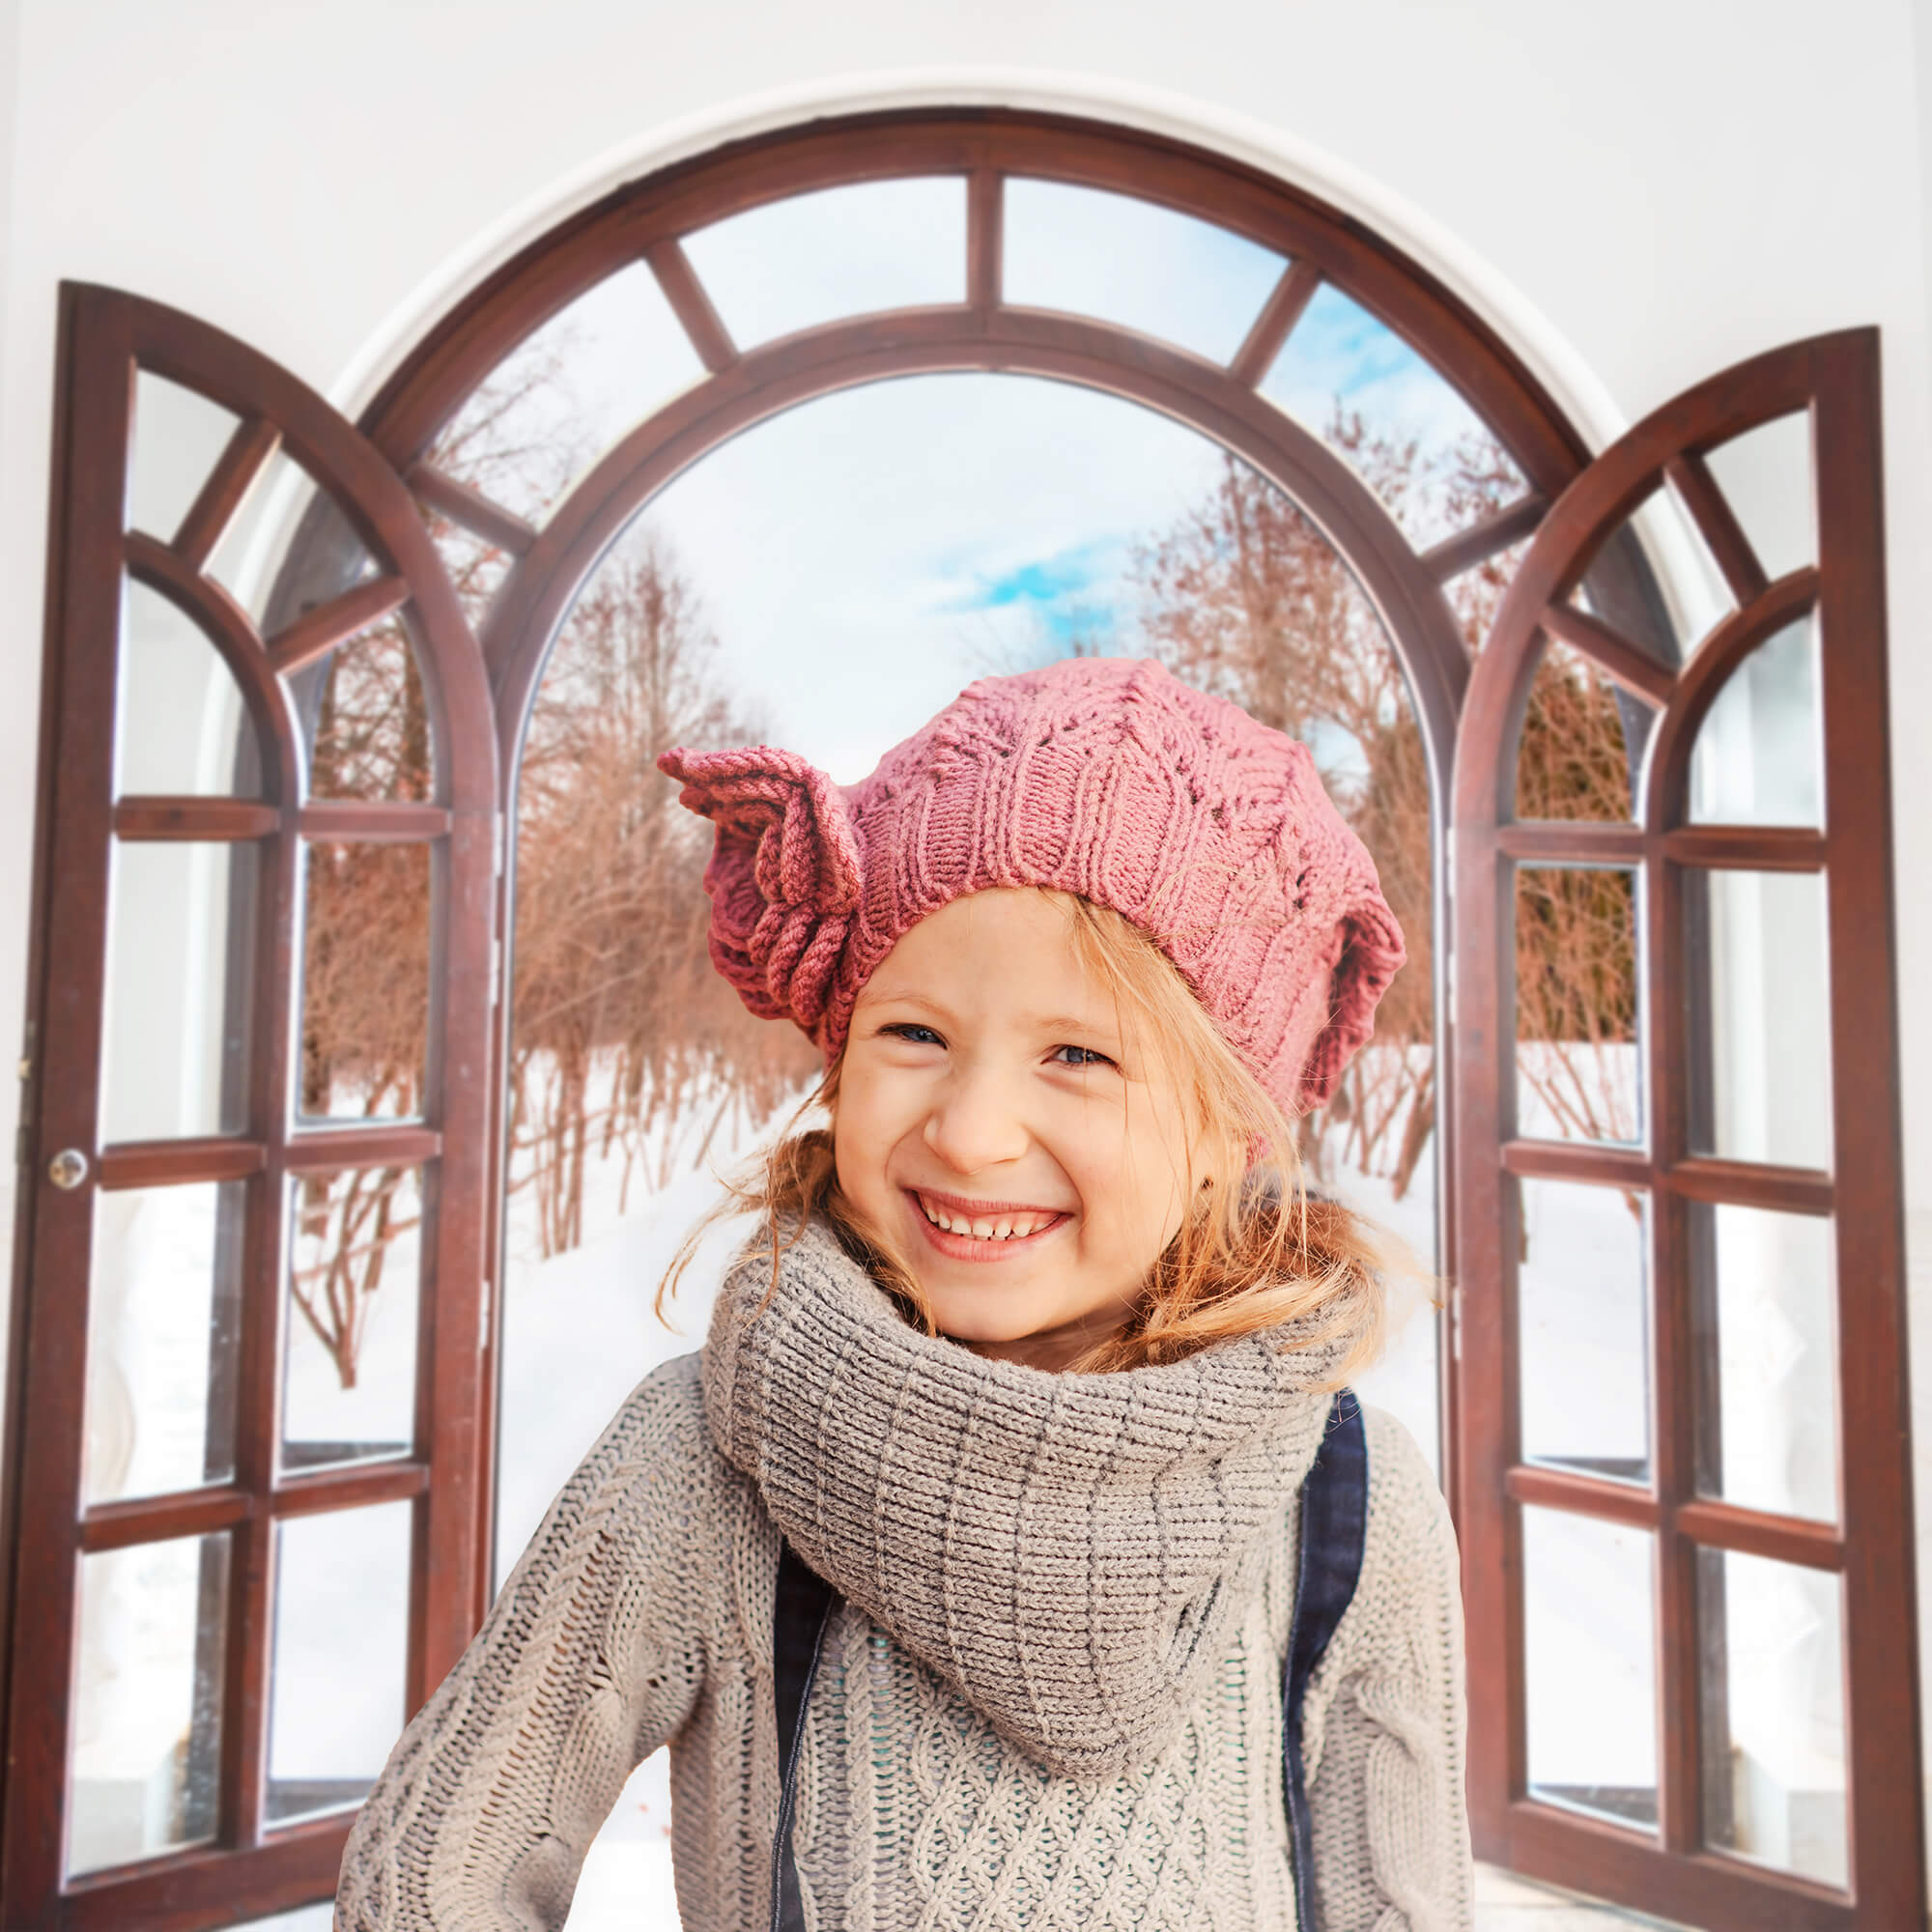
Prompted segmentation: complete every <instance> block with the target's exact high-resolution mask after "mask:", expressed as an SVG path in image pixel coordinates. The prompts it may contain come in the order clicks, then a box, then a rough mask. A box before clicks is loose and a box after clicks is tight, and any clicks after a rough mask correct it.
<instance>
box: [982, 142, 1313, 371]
mask: <svg viewBox="0 0 1932 1932" xmlns="http://www.w3.org/2000/svg"><path fill="white" fill-rule="evenodd" d="M1004 228H1005V234H1004V237H1003V241H1004V251H1005V252H1004V260H1003V264H1002V284H1001V287H1002V293H1003V294H1004V296H1005V298H1006V299H1007V300H1008V301H1009V302H1010V303H1012V304H1013V305H1014V306H1015V307H1018V308H1051V309H1061V310H1064V311H1065V312H1066V313H1067V314H1070V315H1091V316H1094V317H1095V318H1097V319H1098V320H1100V321H1103V322H1113V323H1119V324H1121V325H1122V327H1127V328H1132V329H1137V330H1139V331H1140V333H1141V334H1143V335H1152V336H1157V337H1159V338H1160V339H1161V340H1162V341H1164V342H1173V343H1178V344H1179V346H1180V347H1181V348H1182V349H1191V350H1192V351H1193V352H1194V353H1195V354H1196V355H1205V356H1206V357H1207V358H1208V360H1209V361H1210V362H1223V363H1225V362H1228V361H1231V360H1232V359H1233V357H1234V355H1235V352H1236V350H1237V349H1238V348H1240V346H1241V344H1242V342H1243V341H1244V340H1245V339H1246V337H1247V333H1248V330H1249V329H1250V328H1251V327H1253V326H1254V321H1255V318H1256V317H1257V316H1258V315H1259V314H1260V313H1261V311H1262V305H1263V304H1264V302H1265V301H1266V300H1267V298H1268V296H1269V294H1270V292H1271V291H1272V290H1273V288H1274V285H1275V283H1276V282H1278V281H1279V280H1280V279H1281V274H1282V270H1284V269H1286V268H1287V266H1288V264H1287V262H1286V261H1285V260H1284V259H1283V258H1282V257H1281V256H1280V255H1277V254H1275V253H1274V252H1273V251H1272V250H1271V249H1267V248H1264V247H1261V246H1260V245H1259V244H1258V243H1256V242H1253V241H1247V240H1246V239H1245V238H1243V237H1242V236H1239V235H1236V234H1235V233H1234V232H1233V231H1232V230H1230V229H1226V228H1220V227H1217V226H1216V225H1215V224H1214V223H1212V222H1209V221H1201V220H1197V219H1196V218H1195V217H1194V216H1193V215H1191V214H1180V213H1176V211H1175V210H1173V209H1171V208H1161V207H1158V206H1157V205H1156V204H1154V203H1153V202H1151V201H1142V200H1140V199H1139V198H1138V197H1137V196H1134V195H1126V194H1112V193H1109V192H1107V191H1106V190H1105V189H1102V188H1093V187H1075V186H1072V185H1069V184H1067V183H1065V182H1049V181H1030V180H1026V179H1024V178H1020V177H1013V178H1009V180H1008V182H1007V185H1006V207H1005V211H1004Z"/></svg>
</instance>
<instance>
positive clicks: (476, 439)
mask: <svg viewBox="0 0 1932 1932" xmlns="http://www.w3.org/2000/svg"><path fill="white" fill-rule="evenodd" d="M703 374H704V365H703V363H701V362H700V361H699V360H698V359H697V352H696V350H695V349H694V348H693V347H692V346H691V338H690V337H689V336H688V335H686V334H685V332H684V326H683V325H682V324H681V323H680V322H679V321H678V319H677V317H676V315H675V314H673V313H672V311H671V306H670V303H669V302H668V300H666V298H665V294H664V291H663V289H662V288H660V287H659V286H658V279H657V277H656V276H655V275H654V274H653V273H652V272H651V270H649V268H647V267H646V266H645V265H644V264H643V263H642V262H634V263H632V264H631V265H630V267H628V268H625V269H620V270H618V271H617V272H616V273H615V274H614V275H608V276H606V277H605V279H604V280H603V281H601V282H599V283H597V284H596V285H595V286H594V287H592V288H589V289H586V290H585V291H584V293H583V294H582V295H581V296H579V297H578V298H577V299H576V300H575V301H573V302H571V303H570V304H569V305H568V306H566V307H565V308H563V309H561V310H559V311H558V312H557V314H555V315H554V316H553V317H552V318H551V319H550V320H549V321H548V322H546V323H545V324H544V325H543V326H542V327H540V328H538V329H536V330H535V331H534V332H533V333H531V334H529V335H527V336H526V337H525V338H524V340H523V341H522V342H520V343H519V344H518V345H517V347H516V348H515V349H513V350H512V351H511V352H510V353H509V355H506V356H505V357H504V358H503V359H502V361H501V362H499V363H498V364H497V367H496V368H495V369H494V370H492V371H491V373H490V375H489V376H488V377H487V378H486V379H485V380H484V382H483V384H481V386H480V387H479V388H477V389H476V390H475V391H474V392H473V393H472V394H471V395H470V396H469V400H468V401H467V402H465V404H464V405H463V407H462V409H460V410H459V411H458V412H456V414H455V416H454V417H452V418H451V420H450V421H449V422H448V423H447V424H445V425H444V427H443V429H442V431H441V433H440V435H439V436H438V438H437V440H436V445H435V448H434V449H433V450H432V451H431V454H430V462H431V463H432V465H433V466H434V467H435V468H436V469H440V470H442V471H443V472H444V473H445V474H446V475H449V476H453V477H455V478H456V479H457V480H458V481H459V482H462V483H467V484H469V486H470V487H471V488H473V489H476V490H480V491H481V492H482V493H483V495H484V496H485V497H489V498H490V499H491V500H492V501H494V502H497V503H500V504H501V505H502V506H503V507H504V508H505V509H506V510H509V511H511V512H513V513H514V514H515V515H517V516H520V517H523V518H525V519H526V521H528V522H531V523H540V522H541V521H542V520H543V519H544V517H545V516H547V515H548V514H549V511H550V508H551V506H552V504H554V502H555V501H556V499H557V497H560V496H561V495H562V494H563V491H564V490H565V489H566V488H567V487H568V485H569V484H570V483H571V482H572V481H573V480H575V479H576V478H577V477H579V476H581V475H582V473H583V472H584V471H585V470H587V469H589V468H590V466H591V465H592V464H593V463H594V462H595V461H596V460H597V458H598V457H599V456H601V455H602V454H603V453H604V452H605V451H606V450H607V449H609V448H610V447H611V444H612V443H614V442H616V441H617V440H618V439H619V438H620V437H622V436H623V435H624V434H625V433H626V432H627V431H628V430H630V429H632V428H633V427H635V426H636V425H637V424H638V423H640V422H642V421H643V419H644V418H645V417H646V416H647V415H649V414H650V413H651V412H652V411H653V410H655V409H656V408H657V407H658V406H659V405H660V404H661V403H664V402H667V401H668V400H669V398H670V397H672V396H673V395H675V394H676V393H677V392H678V391H679V390H680V389H682V388H684V387H686V386H687V385H688V384H692V383H695V382H696V381H697V379H698V378H699V377H700V376H702V375H703ZM454 574H455V573H452V575H454ZM459 581H460V580H459Z"/></svg>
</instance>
